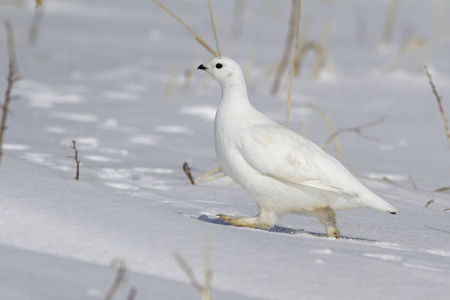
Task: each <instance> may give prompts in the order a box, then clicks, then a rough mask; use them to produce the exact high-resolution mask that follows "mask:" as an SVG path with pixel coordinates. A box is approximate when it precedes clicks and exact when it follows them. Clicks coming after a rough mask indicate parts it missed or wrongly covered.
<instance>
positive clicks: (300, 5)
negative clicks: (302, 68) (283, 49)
mask: <svg viewBox="0 0 450 300" xmlns="http://www.w3.org/2000/svg"><path fill="white" fill-rule="evenodd" d="M297 6H298V7H297V23H296V32H295V51H294V60H293V62H292V69H291V78H290V80H289V88H288V95H287V110H286V127H288V128H289V121H290V116H291V97H292V84H293V82H294V76H295V64H296V63H297V55H298V54H297V53H298V35H299V30H300V13H301V7H302V0H298V4H297Z"/></svg>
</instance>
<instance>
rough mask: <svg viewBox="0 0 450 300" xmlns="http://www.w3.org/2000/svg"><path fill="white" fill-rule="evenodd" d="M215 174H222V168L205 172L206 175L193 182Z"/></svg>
mask: <svg viewBox="0 0 450 300" xmlns="http://www.w3.org/2000/svg"><path fill="white" fill-rule="evenodd" d="M217 172H222V168H221V167H218V168H215V169H214V170H211V171H209V172H207V173H205V174H203V175H201V176H199V177H197V178H195V181H199V180H202V179H204V178H206V177H208V176H211V175H212V174H214V173H217Z"/></svg>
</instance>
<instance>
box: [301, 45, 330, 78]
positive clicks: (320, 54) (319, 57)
mask: <svg viewBox="0 0 450 300" xmlns="http://www.w3.org/2000/svg"><path fill="white" fill-rule="evenodd" d="M309 51H314V54H315V56H316V61H315V63H314V69H313V71H312V75H311V77H312V78H317V76H319V74H320V71H321V69H322V67H323V65H324V61H325V53H326V50H325V47H324V46H322V45H321V44H319V43H316V42H314V41H309V42H307V43H306V44H303V45H302V46H301V47H300V48H299V50H298V59H297V63H296V64H295V69H296V74H299V73H300V72H299V71H300V68H301V65H302V62H303V59H304V58H305V56H306V55H307V54H308V52H309Z"/></svg>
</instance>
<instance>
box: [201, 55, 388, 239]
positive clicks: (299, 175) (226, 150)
mask: <svg viewBox="0 0 450 300" xmlns="http://www.w3.org/2000/svg"><path fill="white" fill-rule="evenodd" d="M198 69H200V70H205V71H206V72H207V73H208V74H209V75H211V76H212V77H214V79H216V80H217V82H218V83H219V84H220V86H221V88H222V99H221V101H220V105H219V108H218V110H217V113H216V119H215V123H214V135H215V148H216V156H217V159H218V161H219V163H220V165H221V167H222V169H223V170H224V171H225V173H226V174H227V175H228V176H230V177H231V178H232V179H233V180H234V181H235V182H236V183H238V184H239V185H240V186H241V187H242V188H243V189H245V190H246V191H247V192H248V193H250V195H252V197H253V198H254V199H255V201H256V203H257V205H258V208H259V211H260V212H259V214H258V215H257V216H254V217H231V216H228V215H218V216H219V217H220V218H221V219H222V220H223V221H225V222H228V223H230V224H232V225H235V226H244V227H252V228H262V229H270V228H272V227H273V226H274V225H275V222H276V220H277V217H278V216H280V215H282V214H287V213H303V214H305V213H306V214H311V215H313V216H315V217H316V218H318V219H319V220H320V221H321V222H322V223H323V224H324V225H325V228H326V231H327V236H328V237H336V238H338V237H339V236H340V232H339V230H338V229H337V227H336V215H335V213H334V211H335V210H343V209H350V208H355V207H360V206H368V207H372V208H375V209H378V210H381V211H385V212H389V213H391V214H395V211H396V209H395V208H394V207H393V206H391V205H390V204H389V203H387V202H386V201H384V200H383V199H381V198H380V197H378V196H377V195H375V194H374V193H373V192H371V191H370V190H369V189H367V188H366V187H365V186H364V185H362V184H361V183H360V182H359V181H358V180H357V179H356V178H355V177H354V176H353V175H352V174H351V173H350V172H349V171H348V170H347V169H346V168H345V167H344V166H343V165H342V164H341V163H340V162H339V161H337V160H336V159H335V158H333V157H332V156H330V155H329V154H327V153H326V152H325V151H323V150H322V149H321V148H320V147H318V146H317V145H316V144H314V143H313V142H311V141H310V140H308V139H306V138H304V137H302V136H300V135H298V134H297V133H295V132H293V131H292V130H290V129H288V128H286V127H283V126H281V125H279V124H277V123H275V122H274V121H272V120H271V119H269V118H267V117H266V116H264V115H263V114H262V113H260V112H259V111H257V110H256V109H254V108H253V106H252V105H251V104H250V102H249V100H248V96H247V88H246V84H245V80H244V75H243V73H242V70H241V68H240V67H239V65H238V64H237V63H236V62H235V61H234V60H232V59H230V58H226V57H215V58H213V59H212V60H210V61H208V62H206V63H204V64H202V65H200V66H199V67H198Z"/></svg>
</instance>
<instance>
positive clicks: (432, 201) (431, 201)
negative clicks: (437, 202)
mask: <svg viewBox="0 0 450 300" xmlns="http://www.w3.org/2000/svg"><path fill="white" fill-rule="evenodd" d="M432 203H434V200H433V199H431V200H430V201H428V202H427V204H425V207H428V206H429V205H430V204H432Z"/></svg>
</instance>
